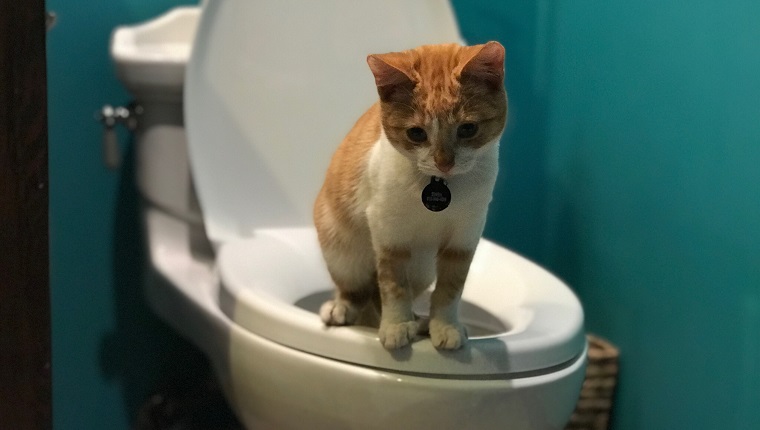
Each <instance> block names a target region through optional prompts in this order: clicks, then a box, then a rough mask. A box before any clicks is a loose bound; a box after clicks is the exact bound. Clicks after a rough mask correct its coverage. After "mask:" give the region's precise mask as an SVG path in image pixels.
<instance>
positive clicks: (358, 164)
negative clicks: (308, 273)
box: [314, 42, 507, 349]
mask: <svg viewBox="0 0 760 430" xmlns="http://www.w3.org/2000/svg"><path fill="white" fill-rule="evenodd" d="M367 62H368V63H369V67H370V69H371V70H372V73H373V74H374V76H375V82H376V84H377V90H378V94H379V95H380V101H379V102H378V103H376V104H375V105H374V106H372V107H371V108H370V109H369V110H368V111H367V112H366V113H365V114H364V115H362V117H361V118H359V120H358V121H357V122H356V124H355V125H354V127H353V129H352V130H351V131H350V132H349V133H348V135H347V136H346V138H345V139H344V140H343V142H342V143H341V145H340V147H339V148H338V149H337V151H336V153H335V155H334V156H333V159H332V162H331V164H330V167H329V169H328V170H327V177H326V178H325V182H324V185H323V186H322V189H321V191H320V192H319V196H318V197H317V201H316V204H315V206H314V221H315V224H316V227H317V233H318V235H319V241H320V244H321V246H322V252H323V255H324V258H325V261H326V263H327V267H328V270H329V272H330V275H331V276H332V279H333V281H334V282H335V285H336V287H337V289H336V294H335V299H334V300H330V301H327V302H326V303H325V304H323V305H322V308H321V309H320V316H321V318H322V320H323V321H324V322H325V323H326V324H328V325H350V324H364V325H375V326H377V325H378V324H379V332H378V334H379V337H380V342H381V343H382V345H383V346H384V347H385V348H387V349H395V348H400V347H403V346H405V345H407V344H408V343H409V342H411V341H412V340H413V339H414V337H415V336H416V335H417V332H418V329H419V323H418V321H417V320H416V317H415V315H414V313H413V312H412V301H413V300H414V298H415V297H417V296H418V295H419V294H420V293H421V292H422V291H424V290H425V289H426V288H428V287H429V286H430V285H431V284H432V283H433V282H434V281H435V290H434V291H433V293H432V295H431V303H430V322H429V333H430V338H431V340H432V342H433V344H434V345H435V346H436V347H437V348H440V349H457V348H460V347H461V346H462V345H463V344H464V343H465V342H466V340H467V334H466V332H465V329H464V327H463V326H462V324H461V323H460V322H459V320H458V316H457V312H458V306H459V299H460V297H461V294H462V288H463V286H464V282H465V279H466V277H467V272H468V271H469V267H470V262H471V260H472V256H473V252H474V251H475V247H476V245H477V244H478V241H479V239H480V236H481V234H482V233H483V227H484V225H485V221H486V212H487V210H488V204H489V202H490V201H491V194H492V192H493V187H494V183H495V181H496V175H497V172H498V151H499V149H498V147H499V139H500V137H501V134H502V132H503V131H504V126H505V124H506V117H507V97H506V91H505V89H504V83H503V80H504V47H502V46H501V45H500V44H499V43H497V42H488V43H486V44H484V45H477V46H468V47H463V46H459V45H456V44H448V45H427V46H421V47H418V48H415V49H411V50H408V51H403V52H391V53H388V54H379V55H370V56H369V57H368V58H367ZM439 178H440V179H439ZM433 182H435V183H436V186H437V187H438V188H436V189H434V190H433V191H429V190H428V189H426V186H428V185H429V184H433ZM443 184H445V185H443ZM441 187H443V190H442V189H441ZM448 192H450V203H449V198H448V196H447V195H446V194H447V193H448ZM426 193H427V194H426ZM425 200H427V201H428V202H433V203H436V202H437V203H440V202H443V203H442V204H441V205H439V206H435V204H433V205H432V206H431V209H428V208H427V207H426V204H423V201H425ZM446 204H448V207H446ZM442 208H443V209H442ZM378 311H379V315H378Z"/></svg>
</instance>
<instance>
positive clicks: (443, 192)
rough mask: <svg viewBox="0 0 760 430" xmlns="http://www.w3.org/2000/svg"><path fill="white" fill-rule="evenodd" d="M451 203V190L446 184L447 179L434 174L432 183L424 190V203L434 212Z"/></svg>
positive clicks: (431, 179)
mask: <svg viewBox="0 0 760 430" xmlns="http://www.w3.org/2000/svg"><path fill="white" fill-rule="evenodd" d="M449 203H451V191H449V187H447V186H446V181H444V180H443V179H441V178H439V177H437V176H433V177H431V178H430V183H429V184H427V186H425V189H423V190H422V204H423V205H425V207H426V208H428V209H429V210H431V211H433V212H440V211H442V210H444V209H446V208H447V207H449Z"/></svg>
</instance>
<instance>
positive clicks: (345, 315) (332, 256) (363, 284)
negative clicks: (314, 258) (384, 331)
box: [319, 239, 379, 326]
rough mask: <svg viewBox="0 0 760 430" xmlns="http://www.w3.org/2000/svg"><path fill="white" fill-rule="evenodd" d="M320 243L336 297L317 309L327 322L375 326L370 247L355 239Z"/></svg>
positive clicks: (374, 284)
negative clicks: (349, 241)
mask: <svg viewBox="0 0 760 430" xmlns="http://www.w3.org/2000/svg"><path fill="white" fill-rule="evenodd" d="M351 242H353V243H349V244H350V245H353V246H346V244H347V241H341V242H339V243H330V244H323V246H322V253H323V255H324V257H325V262H326V263H327V270H328V272H329V273H330V277H331V278H332V280H333V282H334V283H335V287H336V289H335V296H334V298H333V299H332V300H328V301H326V302H325V303H324V304H322V307H321V308H320V309H319V316H320V318H322V321H323V322H324V323H325V324H326V325H354V324H361V325H368V326H376V325H377V324H378V321H377V320H379V313H378V312H377V311H376V308H378V307H379V306H378V303H379V292H378V289H377V277H376V275H375V263H374V261H375V257H374V253H373V251H372V247H371V246H370V245H369V244H368V243H367V244H366V245H365V244H362V243H361V242H360V241H358V240H356V239H354V240H353V241H351Z"/></svg>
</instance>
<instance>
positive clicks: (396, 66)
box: [367, 52, 415, 102]
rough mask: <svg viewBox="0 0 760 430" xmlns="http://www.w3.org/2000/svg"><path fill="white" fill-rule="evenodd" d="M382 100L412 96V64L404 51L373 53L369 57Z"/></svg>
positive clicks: (388, 100) (396, 99)
mask: <svg viewBox="0 0 760 430" xmlns="http://www.w3.org/2000/svg"><path fill="white" fill-rule="evenodd" d="M367 64H369V68H370V70H372V74H373V75H375V84H376V85H377V93H378V94H379V95H380V100H381V101H384V102H390V101H400V100H402V99H404V98H408V97H409V96H411V93H412V90H413V89H414V85H415V84H414V81H413V80H412V78H411V76H410V75H411V65H410V64H409V59H408V58H407V56H406V55H405V54H404V53H401V52H390V53H388V54H373V55H370V56H368V57H367Z"/></svg>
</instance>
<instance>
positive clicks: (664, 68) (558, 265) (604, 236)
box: [454, 0, 760, 430]
mask: <svg viewBox="0 0 760 430" xmlns="http://www.w3.org/2000/svg"><path fill="white" fill-rule="evenodd" d="M454 4H455V6H456V9H457V12H458V14H459V16H460V22H461V25H462V30H463V33H464V35H465V37H467V38H468V39H469V40H470V41H474V42H481V41H484V40H487V39H489V38H498V39H499V40H501V41H502V43H504V44H505V46H506V48H507V81H508V86H509V91H510V96H511V109H512V113H513V114H514V115H513V116H512V120H513V124H512V129H511V130H510V131H509V132H508V133H507V136H506V137H505V141H504V143H503V148H504V151H503V154H502V155H503V157H502V172H503V173H504V174H505V175H504V176H502V182H500V184H499V188H498V189H497V192H496V197H495V201H494V204H493V210H492V214H491V215H492V216H491V217H490V219H489V225H488V228H487V231H486V233H487V235H489V236H490V237H492V238H494V239H496V240H498V241H500V242H502V243H506V244H507V245H509V246H511V247H513V248H515V249H517V250H518V251H520V252H522V253H524V254H526V255H529V256H531V257H533V258H535V259H537V260H538V261H539V262H540V263H542V264H543V265H545V266H547V267H549V268H550V269H552V270H554V271H555V272H556V273H558V274H559V275H560V276H561V277H563V278H564V279H565V280H567V282H568V283H569V284H570V285H571V286H572V287H573V288H574V289H575V290H576V291H577V293H578V295H579V296H580V298H581V299H582V301H583V303H584V305H585V310H586V316H587V327H588V329H589V330H591V331H593V332H596V333H599V334H601V335H603V336H605V337H607V338H609V339H611V340H612V341H613V342H614V343H616V344H617V345H619V346H620V348H621V351H622V358H621V365H622V367H621V374H620V387H619V388H620V389H619V391H618V397H617V403H616V406H615V407H616V410H615V417H614V422H613V424H614V425H613V428H614V429H616V430H634V429H636V430H657V429H736V430H749V429H757V428H760V409H758V408H757V405H758V404H760V185H759V184H760V167H758V166H760V103H758V100H759V97H760V44H759V43H758V41H760V3H758V2H757V1H754V0H743V1H732V2H728V3H719V2H705V1H702V2H678V1H673V0H665V1H663V0H659V1H648V0H645V1H637V2H631V1H623V0H606V1H593V0H592V1H549V0H541V1H537V2H517V1H499V2H496V1H493V2H475V1H465V0H460V1H455V2H454Z"/></svg>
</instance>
